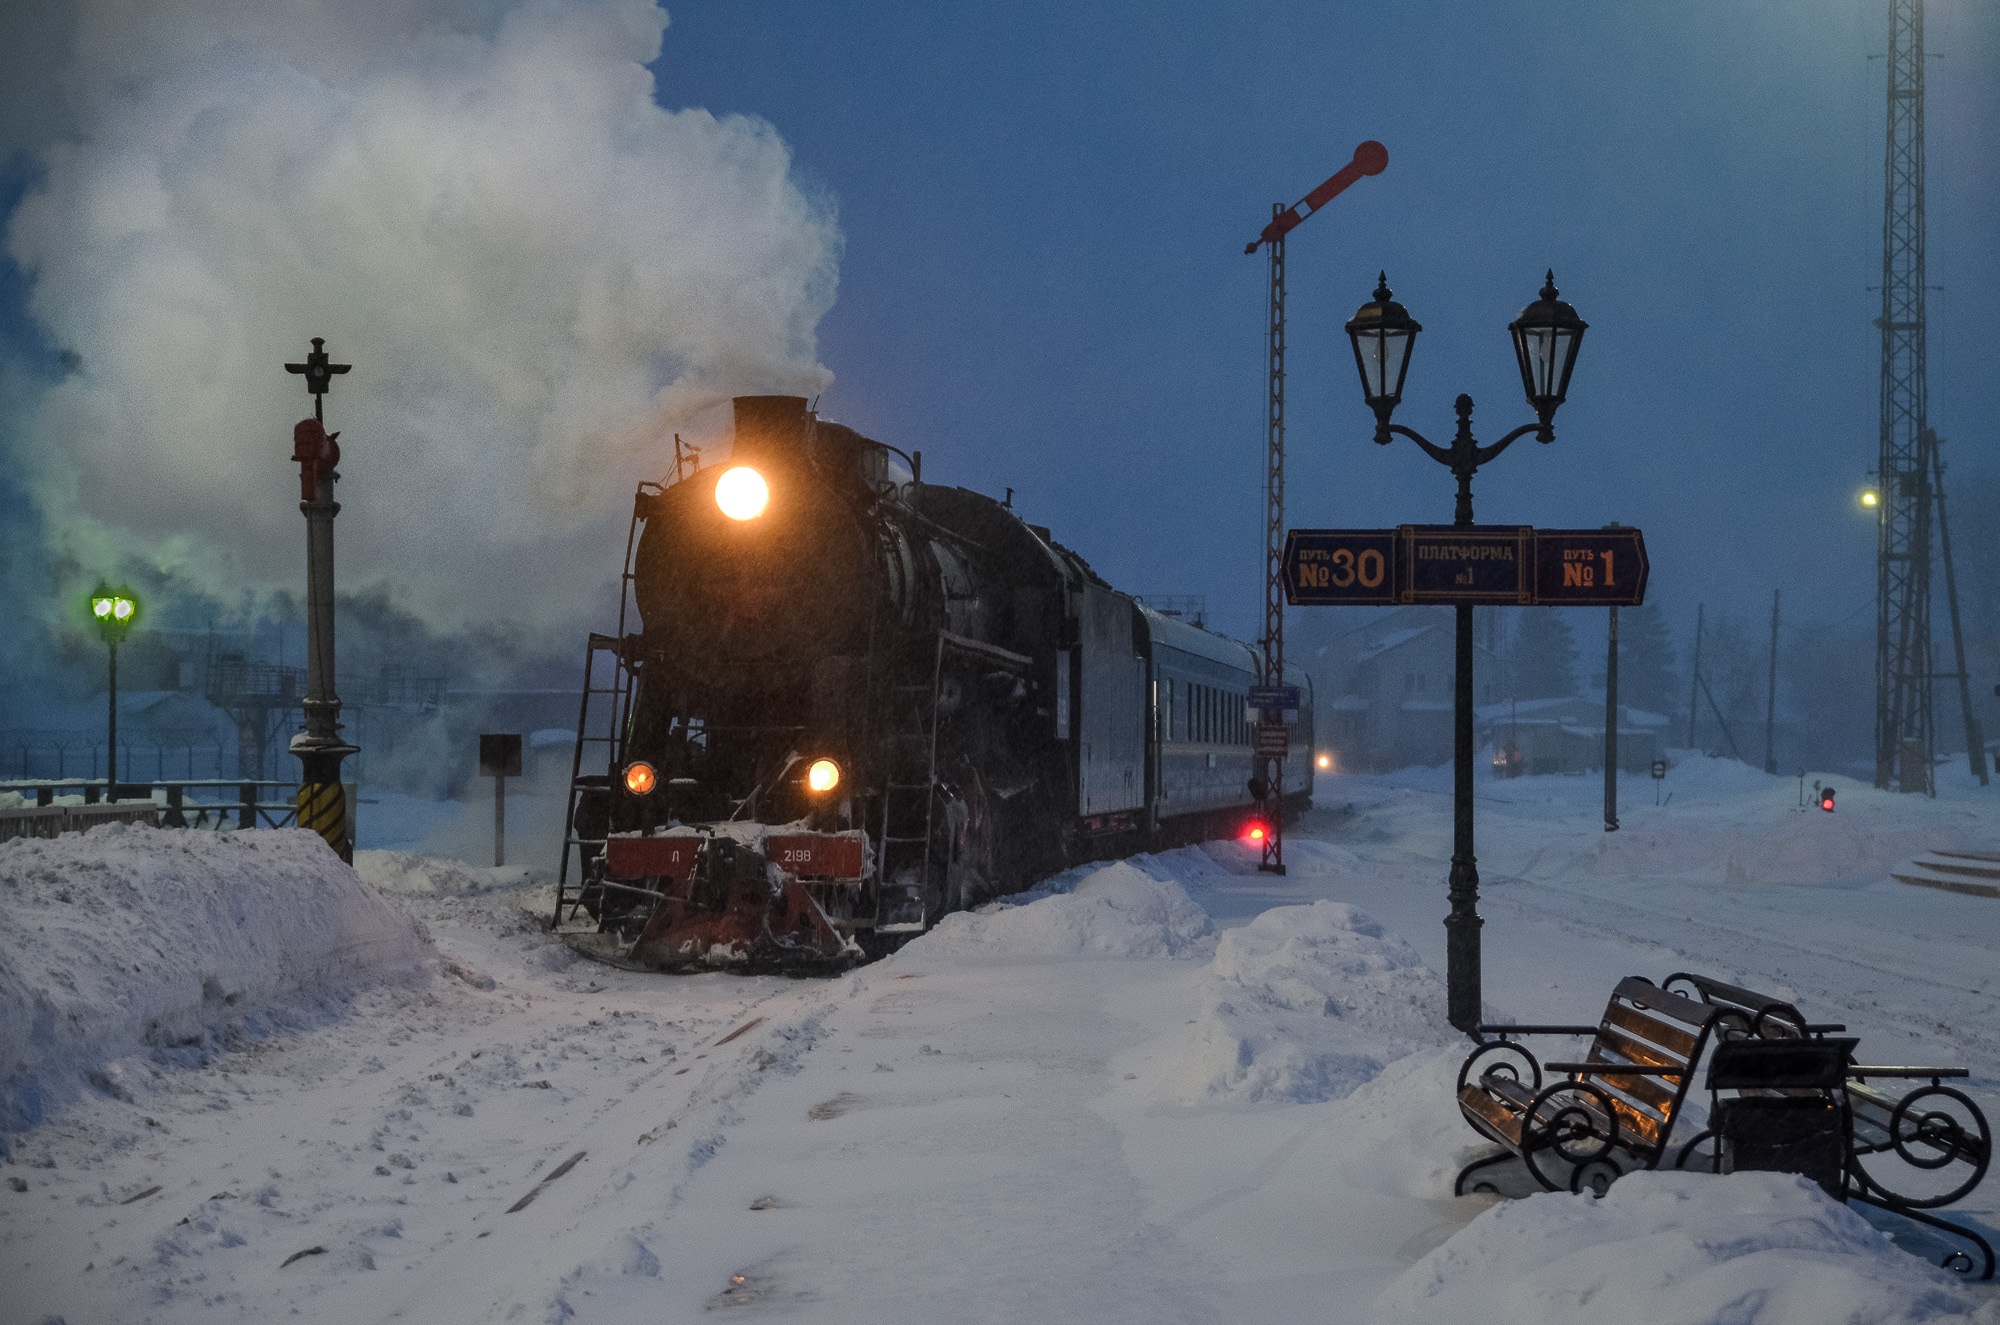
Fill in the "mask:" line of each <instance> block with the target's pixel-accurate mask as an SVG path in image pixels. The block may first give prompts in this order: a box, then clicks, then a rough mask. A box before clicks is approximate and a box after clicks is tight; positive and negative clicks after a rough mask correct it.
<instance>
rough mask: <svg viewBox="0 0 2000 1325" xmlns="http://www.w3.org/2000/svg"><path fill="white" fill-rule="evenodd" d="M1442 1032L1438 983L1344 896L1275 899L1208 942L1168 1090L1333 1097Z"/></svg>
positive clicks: (1190, 1096)
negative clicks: (1196, 1002)
mask: <svg viewBox="0 0 2000 1325" xmlns="http://www.w3.org/2000/svg"><path fill="white" fill-rule="evenodd" d="M1451 1034H1452V1032H1451V1029H1450V1027H1449V1026H1448V1025H1447V1023H1446V1021H1445V990H1444V984H1443V982H1442V981H1440V980H1439V979H1438V977H1437V976H1436V975H1435V974H1434V973H1433V972H1432V971H1431V970H1430V968H1429V967H1427V966H1425V965H1424V963H1423V960H1422V959H1421V958H1419V957H1418V956H1417V953H1416V950H1415V949H1414V948H1412V947H1410V945H1409V944H1407V943H1405V942H1403V941H1402V940H1401V939H1399V938H1396V937H1394V936H1392V935H1389V934H1387V933H1385V932H1384V931H1383V929H1382V926H1380V925H1378V924H1376V923H1375V922H1374V921H1373V920H1370V919H1369V918H1368V917H1367V916H1365V915H1363V914H1361V913H1360V912H1359V911H1356V910H1355V909H1354V908H1353V907H1351V906H1348V905H1347V904H1345V903H1343V902H1328V901H1318V902H1314V903H1313V904H1312V905H1311V906H1280V907H1274V908H1273V909H1271V910H1269V911H1266V912H1264V913H1263V914H1262V915H1260V916H1258V917H1257V918H1256V919H1255V920H1253V921H1251V922H1250V923H1249V924H1247V925H1244V926H1242V927H1240V928H1237V929H1231V930H1226V931H1224V932H1223V934H1222V937H1221V938H1220V939H1219V940H1218V941H1217V944H1216V949H1215V957H1214V959H1213V960H1212V961H1210V963H1209V967H1208V970H1207V971H1206V972H1204V973H1203V988H1202V994H1201V1013H1200V1016H1199V1017H1197V1018H1196V1021H1195V1024H1194V1026H1193V1027H1192V1028H1191V1029H1190V1031H1189V1036H1190V1043H1189V1048H1188V1051H1187V1053H1186V1054H1185V1055H1183V1057H1182V1069H1181V1073H1180V1076H1179V1079H1178V1081H1177V1082H1176V1083H1175V1085H1176V1093H1178V1094H1179V1095H1180V1097H1181V1098H1182V1099H1183V1100H1185V1101H1187V1102H1195V1101H1197V1100H1200V1099H1204V1098H1213V1097H1216V1096H1224V1097H1229V1098H1233V1099H1236V1100H1240V1101H1243V1102H1247V1103H1293V1104H1303V1103H1310V1102H1312V1101H1316V1100H1334V1099H1340V1098H1342V1097H1343V1096H1346V1095H1348V1094H1351V1093H1352V1092H1353V1091H1354V1090H1355V1089H1356V1088H1358V1087H1360V1086H1362V1085H1365V1084H1366V1083H1367V1082H1369V1081H1372V1080H1374V1078H1375V1077H1376V1075H1377V1074H1378V1073H1380V1072H1381V1071H1382V1069H1383V1067H1384V1066H1386V1065H1387V1064H1389V1063H1391V1062H1393V1061H1395V1060H1396V1059H1399V1058H1402V1057H1404V1056H1405V1055H1407V1054H1410V1053H1412V1052H1414V1051H1416V1050H1419V1049H1424V1048H1429V1047H1432V1046H1435V1045H1441V1044H1444V1043H1446V1042H1447V1041H1448V1040H1449V1039H1450V1037H1451Z"/></svg>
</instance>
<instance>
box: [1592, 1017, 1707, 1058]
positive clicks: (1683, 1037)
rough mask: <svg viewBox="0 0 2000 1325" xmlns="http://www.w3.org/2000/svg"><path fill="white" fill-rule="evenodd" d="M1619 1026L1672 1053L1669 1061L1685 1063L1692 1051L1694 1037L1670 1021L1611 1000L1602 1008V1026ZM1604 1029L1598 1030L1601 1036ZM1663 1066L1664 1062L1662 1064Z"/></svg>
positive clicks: (1694, 1041)
mask: <svg viewBox="0 0 2000 1325" xmlns="http://www.w3.org/2000/svg"><path fill="white" fill-rule="evenodd" d="M1611 1027H1619V1028H1622V1029H1624V1030H1628V1031H1631V1032H1632V1033H1633V1034H1635V1035H1638V1036H1640V1037H1642V1038H1643V1039H1646V1040H1649V1041H1651V1042H1652V1043H1654V1044H1656V1045H1658V1046H1660V1048H1662V1049H1664V1050H1666V1051H1667V1052H1668V1053H1669V1054H1672V1055H1673V1059H1672V1060H1671V1061H1673V1062H1675V1063H1685V1062H1687V1060H1688V1057H1689V1055H1691V1054H1693V1053H1694V1047H1695V1043H1696V1040H1695V1037H1694V1036H1693V1035H1690V1034H1689V1033H1688V1032H1687V1031H1685V1030H1682V1029H1681V1028H1680V1027H1679V1026H1676V1025H1674V1024H1673V1023H1672V1022H1670V1021H1664V1020H1661V1019H1660V1018H1658V1017H1654V1016H1652V1015H1650V1014H1649V1013H1646V1012H1641V1011H1640V1010H1639V1009H1637V1008H1629V1007H1626V1006H1624V1005H1623V1004H1622V1003H1618V1002H1613V1003H1612V1004H1611V1006H1610V1007H1607V1008H1606V1009H1604V1028H1611ZM1603 1034H1604V1029H1600V1030H1599V1031H1598V1035H1599V1037H1600V1038H1602V1036H1603ZM1662 1066H1665V1064H1662Z"/></svg>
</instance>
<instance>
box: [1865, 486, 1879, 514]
mask: <svg viewBox="0 0 2000 1325" xmlns="http://www.w3.org/2000/svg"><path fill="white" fill-rule="evenodd" d="M1861 504H1862V505H1863V506H1865V507H1867V508H1868V509H1869V510H1871V511H1872V510H1874V509H1875V508H1876V507H1877V506H1880V505H1881V504H1882V494H1881V493H1879V492H1877V491H1875V489H1873V488H1863V489H1862V490H1861Z"/></svg>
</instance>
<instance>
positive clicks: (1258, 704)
mask: <svg viewBox="0 0 2000 1325" xmlns="http://www.w3.org/2000/svg"><path fill="white" fill-rule="evenodd" d="M1298 706H1299V688H1298V687H1297V686H1251V687H1250V707H1251V708H1253V709H1295V708H1297V707H1298Z"/></svg>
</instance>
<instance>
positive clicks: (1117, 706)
mask: <svg viewBox="0 0 2000 1325" xmlns="http://www.w3.org/2000/svg"><path fill="white" fill-rule="evenodd" d="M675 478H676V480H677V481H674V482H671V483H668V484H651V483H648V484H642V485H641V486H640V490H639V493H638V496H637V498H636V500H635V502H634V510H633V519H632V529H631V536H630V537H629V538H628V541H627V550H626V561H625V566H624V590H625V592H624V595H623V597H622V599H621V607H620V618H621V620H620V626H619V631H618V633H617V634H616V635H612V636H604V635H592V636H591V639H590V647H589V650H588V654H587V658H586V663H585V669H584V694H583V711H582V713H581V714H580V716H579V721H578V741H577V754H576V763H575V768H574V776H573V779H572V787H571V792H570V805H569V814H568V817H567V820H566V822H567V824H568V825H569V828H568V831H567V833H566V836H565V842H564V848H563V858H562V863H561V872H560V875H559V883H558V888H557V902H556V915H555V921H556V925H557V927H558V928H559V929H561V930H563V931H564V932H565V935H566V937H567V938H568V940H569V941H570V942H571V943H572V944H573V945H574V946H577V947H578V948H580V949H581V950H583V951H586V952H589V953H591V954H592V955H595V956H599V957H603V958H607V959H610V960H615V961H621V962H629V963H633V964H636V965H640V966H645V967H652V968H664V969H679V968H692V967H700V966H733V967H738V968H743V969H760V968H761V969H769V968H789V969H814V968H822V969H823V968H827V967H834V968H837V967H839V966H840V965H843V964H845V963H847V962H849V961H852V960H856V959H858V958H860V957H863V956H865V955H877V954H880V953H882V952H884V951H887V950H889V949H890V948H893V947H894V946H895V945H896V944H897V943H900V942H902V941H903V940H904V938H905V937H906V936H908V935H911V934H915V933H919V932H921V931H923V930H924V929H925V928H927V927H928V926H930V925H931V924H933V923H935V922H936V921H937V919H938V918H939V917H940V916H942V915H944V914H946V913H947V912H950V911H953V910H958V909H961V908H966V907H971V906H975V905H977V904H979V903H981V902H984V901H986V900H988V899H990V898H992V897H995V896H998V895H1001V894H1004V893H1009V892H1014V891H1018V890H1020V889H1022V888H1025V887H1027V886H1029V885H1031V884H1032V883H1034V882H1035V881H1036V880H1037V879H1040V878H1043V877H1046V876H1047V875H1048V874H1050V873H1052V872H1055V871H1057V870H1060V869H1062V868H1063V867H1064V866H1066V865H1068V864H1071V863H1074V862H1078V861H1084V860H1091V859H1105V858H1111V857H1115V856H1119V855H1125V854H1129V853H1131V852H1134V851H1138V850H1143V849H1149V848H1154V847H1160V846H1168V845H1174V844H1180V843H1186V842H1192V841H1198V840H1201V839H1203V838H1207V837H1214V836H1222V835H1229V834H1234V833H1238V832H1243V831H1254V828H1253V827H1252V826H1251V821H1252V820H1253V818H1254V816H1255V815H1256V813H1257V804H1256V801H1255V799H1253V797H1252V795H1251V793H1250V790H1249V784H1250V781H1251V779H1252V777H1253V776H1254V761H1253V755H1252V740H1253V736H1254V732H1255V727H1254V723H1253V721H1252V720H1251V717H1250V714H1249V713H1248V712H1247V710H1246V703H1247V698H1248V690H1249V687H1250V686H1252V685H1254V684H1256V683H1257V681H1258V680H1259V670H1258V660H1257V657H1256V655H1255V654H1254V653H1253V651H1252V650H1251V649H1250V648H1249V647H1248V646H1246V645H1244V644H1242V643H1239V642H1237V641H1235V640H1231V639H1228V638H1226V637H1224V636H1221V635H1217V634H1213V633H1211V632H1209V631H1206V630H1202V629H1198V628H1196V627H1195V626H1193V625H1190V624H1188V623H1187V622H1185V621H1182V620H1179V619H1176V618H1174V617H1169V616H1165V615H1162V614H1161V613H1159V612H1156V611H1153V610H1151V609H1149V608H1148V607H1146V606H1145V605H1143V604H1142V603H1140V602H1138V601H1137V600H1135V599H1134V598H1132V597H1131V596H1130V595H1127V594H1123V593H1120V592H1118V591H1117V590H1115V589H1113V588H1112V587H1111V586H1110V585H1108V584H1106V583H1105V582H1104V581H1103V580H1102V579H1101V578H1100V577H1099V576H1098V575H1097V574H1095V573H1094V572H1093V571H1092V570H1091V568H1090V567H1089V565H1088V564H1086V563H1085V561H1084V560H1083V558H1082V557H1080V556H1078V555H1077V554H1076V553H1075V552H1073V551H1071V550H1070V549H1068V548H1066V547H1064V546H1063V545H1062V544H1061V543H1059V542H1057V541H1056V540H1055V539H1054V538H1053V537H1052V536H1051V534H1050V532H1049V530H1047V529H1045V528H1042V527H1040V526H1038V525H1031V524H1028V523H1026V522H1024V521H1022V520H1021V519H1020V518H1019V517H1018V516H1016V515H1015V513H1014V512H1013V510H1012V509H1011V508H1010V507H1009V505H1007V504H1003V503H1001V502H998V501H995V500H993V499H992V498H990V497H986V496H983V495H981V494H979V493H976V492H971V491H968V490H966V489H964V488H956V487H945V486H940V485H934V484H929V483H925V482H924V481H923V476H922V452H916V453H914V454H905V453H904V452H902V451H900V450H898V449H897V448H895V447H891V446H887V445H884V444H883V443H880V442H876V441H873V440H871V439H869V438H866V437H863V436H861V435H860V434H859V433H857V432H855V431H853V430H852V429H849V428H846V427H843V426H841V425H839V424H837V423H833V422H830V421H828V420H824V419H821V418H819V417H817V415H816V414H815V413H814V412H812V411H811V410H809V409H808V408H807V403H806V401H805V400H803V399H801V398H798V397H793V396H745V397H739V398H738V399H737V400H736V401H735V436H734V446H733V449H732V451H731V455H730V460H729V463H728V464H727V465H723V466H711V467H708V468H703V469H697V470H696V471H694V472H693V473H691V474H681V473H677V474H676V476H675ZM633 614H636V616H637V625H638V629H637V630H628V627H629V626H630V625H631V624H632V621H631V617H632V615H633ZM1286 680H1287V682H1288V683H1291V684H1296V685H1297V686H1299V687H1300V690H1301V692H1302V693H1303V694H1304V695H1305V696H1307V697H1308V698H1307V699H1306V702H1305V703H1304V704H1303V705H1302V707H1301V708H1300V710H1299V712H1298V716H1297V721H1296V723H1295V725H1294V729H1293V731H1292V733H1291V736H1290V749H1291V752H1292V753H1291V754H1290V756H1289V759H1288V763H1287V767H1286V772H1285V787H1286V788H1287V793H1288V794H1287V797H1286V799H1285V802H1284V808H1285V812H1286V813H1287V814H1288V815H1295V814H1297V813H1298V812H1299V811H1301V810H1302V809H1304V808H1305V806H1306V805H1307V804H1308V803H1309V801H1310V797H1311V794H1312V774H1313V770H1312V762H1311V745H1312V706H1311V702H1310V698H1309V697H1310V694H1311V688H1310V683H1309V682H1308V681H1307V679H1306V678H1305V677H1304V676H1303V675H1299V676H1287V678H1286Z"/></svg>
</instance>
